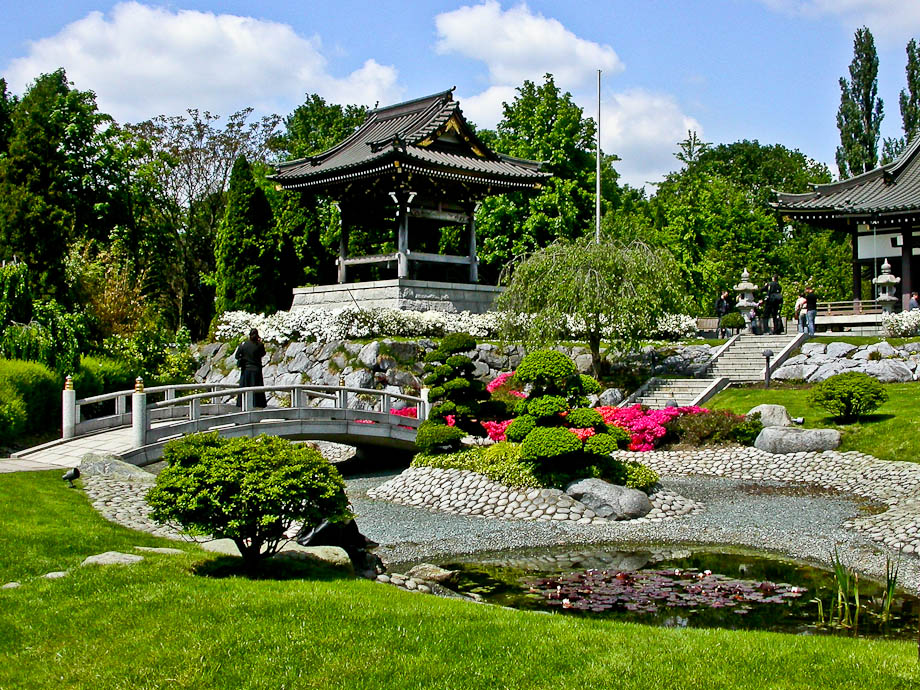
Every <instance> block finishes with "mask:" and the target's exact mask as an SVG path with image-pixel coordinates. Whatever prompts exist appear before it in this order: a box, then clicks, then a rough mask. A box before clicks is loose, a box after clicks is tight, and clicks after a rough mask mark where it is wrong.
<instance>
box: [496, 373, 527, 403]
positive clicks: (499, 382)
mask: <svg viewBox="0 0 920 690" xmlns="http://www.w3.org/2000/svg"><path fill="white" fill-rule="evenodd" d="M513 376H514V372H513V371H507V372H505V373H503V374H499V375H498V376H496V377H495V378H494V379H492V380H491V381H489V382H488V383H487V384H486V390H487V391H488V392H489V393H494V392H495V391H497V390H498V389H499V388H501V387H502V386H504V385H505V384H506V383H508V381H510V380H511V377H513ZM508 393H509V394H510V395H513V396H514V397H516V398H526V397H527V393H524V392H522V391H515V390H509V391H508Z"/></svg>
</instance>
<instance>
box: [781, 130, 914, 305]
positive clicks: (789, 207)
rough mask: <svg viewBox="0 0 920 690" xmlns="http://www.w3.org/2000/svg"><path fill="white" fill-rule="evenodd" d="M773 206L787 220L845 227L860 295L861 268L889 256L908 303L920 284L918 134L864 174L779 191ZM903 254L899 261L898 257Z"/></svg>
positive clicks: (858, 295) (858, 297) (855, 293)
mask: <svg viewBox="0 0 920 690" xmlns="http://www.w3.org/2000/svg"><path fill="white" fill-rule="evenodd" d="M773 207H774V208H775V209H776V210H777V211H778V212H779V213H781V214H782V215H783V216H784V217H785V218H787V219H793V220H801V221H804V222H806V223H808V224H810V225H816V226H820V227H825V228H832V229H838V230H845V231H847V232H849V234H850V238H851V240H852V245H853V296H854V298H855V299H856V300H861V299H862V279H861V276H862V268H863V266H866V265H869V266H872V267H873V269H872V274H873V275H875V274H876V273H877V270H878V265H879V264H881V262H883V261H884V260H885V259H890V263H891V266H892V269H893V270H892V272H893V273H894V274H895V275H897V276H900V278H901V285H900V287H901V299H902V305H903V307H904V308H906V307H907V301H908V299H909V298H910V293H911V291H913V290H917V289H918V288H920V280H918V281H916V282H915V281H914V278H913V276H915V275H918V274H917V269H918V263H917V261H918V259H917V255H918V254H920V242H918V238H917V235H918V234H920V137H917V138H915V139H914V141H913V142H911V143H910V145H908V147H907V148H906V149H905V151H904V152H903V153H902V154H901V156H900V157H899V158H898V159H897V160H896V161H894V162H893V163H889V164H888V165H883V166H881V167H879V168H876V169H875V170H871V171H869V172H867V173H864V174H862V175H857V176H856V177H851V178H850V179H848V180H842V181H841V182H833V183H831V184H820V185H814V188H813V190H812V191H811V192H808V193H805V194H783V193H778V194H777V197H776V201H775V202H774V204H773ZM898 259H900V260H898Z"/></svg>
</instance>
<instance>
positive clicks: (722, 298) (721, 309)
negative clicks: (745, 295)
mask: <svg viewBox="0 0 920 690" xmlns="http://www.w3.org/2000/svg"><path fill="white" fill-rule="evenodd" d="M731 310H732V303H731V300H729V299H728V290H723V291H722V294H721V295H719V298H718V299H717V300H716V316H718V317H719V323H718V324H717V325H716V338H727V337H728V329H727V328H725V327H724V326H723V325H722V320H723V319H724V318H725V317H726V316H727V315H728V314H729V312H731Z"/></svg>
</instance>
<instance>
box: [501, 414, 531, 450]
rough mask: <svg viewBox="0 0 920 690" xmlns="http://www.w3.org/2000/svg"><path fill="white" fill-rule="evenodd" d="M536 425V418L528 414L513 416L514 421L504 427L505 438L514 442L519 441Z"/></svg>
mask: <svg viewBox="0 0 920 690" xmlns="http://www.w3.org/2000/svg"><path fill="white" fill-rule="evenodd" d="M536 426H537V420H536V419H534V418H533V417H531V416H530V415H529V414H524V415H521V416H520V417H515V418H514V421H512V422H511V424H510V425H509V426H508V428H507V429H505V438H506V439H508V440H509V441H512V442H514V443H520V442H521V441H523V440H524V439H525V438H527V434H529V433H530V432H531V431H533V430H534V427H536Z"/></svg>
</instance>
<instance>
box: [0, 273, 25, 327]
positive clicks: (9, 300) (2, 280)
mask: <svg viewBox="0 0 920 690" xmlns="http://www.w3.org/2000/svg"><path fill="white" fill-rule="evenodd" d="M31 319H32V293H31V292H30V291H29V269H28V267H27V266H26V265H25V264H24V263H22V262H18V261H17V262H13V261H11V262H9V263H4V264H2V265H0V330H2V329H3V328H5V327H6V326H7V325H8V324H9V323H10V322H11V321H18V322H20V323H23V322H28V321H30V320H31Z"/></svg>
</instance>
